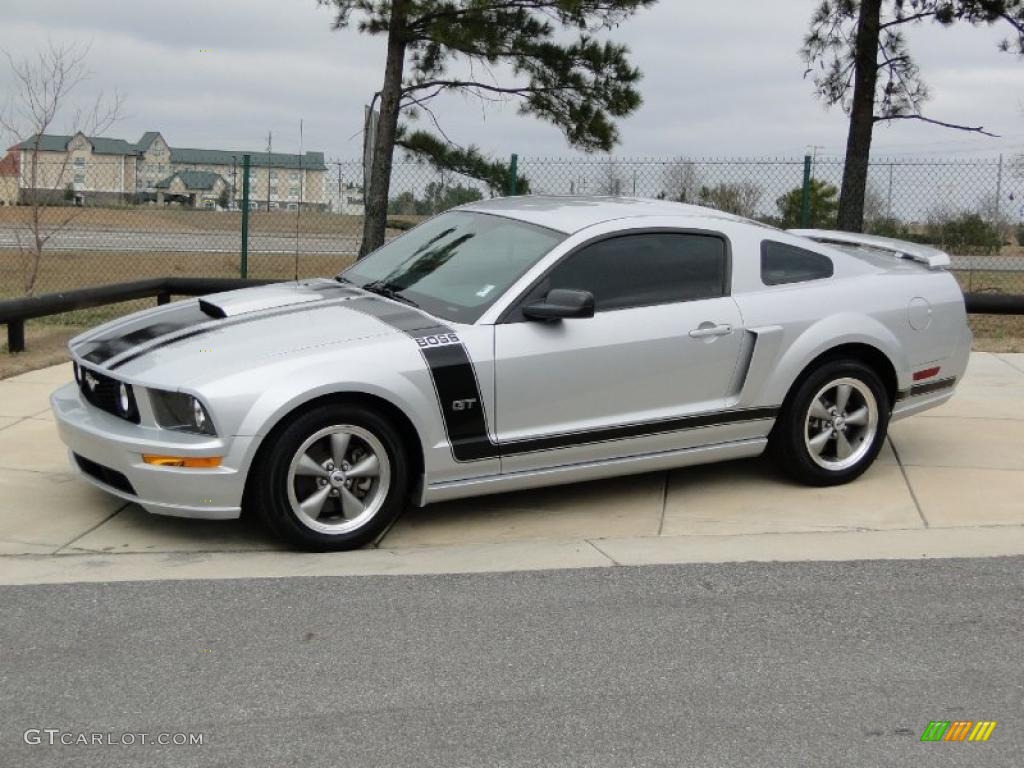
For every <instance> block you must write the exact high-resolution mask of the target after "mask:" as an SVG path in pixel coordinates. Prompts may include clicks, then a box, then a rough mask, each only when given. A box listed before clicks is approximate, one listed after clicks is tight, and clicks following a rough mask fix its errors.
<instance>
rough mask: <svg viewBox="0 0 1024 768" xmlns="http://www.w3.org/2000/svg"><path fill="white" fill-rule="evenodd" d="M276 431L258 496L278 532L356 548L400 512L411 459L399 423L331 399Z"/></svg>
mask: <svg viewBox="0 0 1024 768" xmlns="http://www.w3.org/2000/svg"><path fill="white" fill-rule="evenodd" d="M273 439H274V443H273V445H271V446H270V448H269V450H268V451H267V452H266V454H265V455H264V457H263V459H262V461H261V462H260V464H259V466H258V468H257V471H258V473H259V474H258V475H257V477H256V478H255V481H254V490H255V498H254V499H253V501H254V503H255V504H256V505H257V506H258V508H259V511H260V515H261V517H262V518H263V519H264V521H265V522H266V523H267V525H268V526H269V527H270V529H271V530H272V531H273V532H274V533H275V534H277V535H278V536H280V537H282V538H285V539H288V540H289V541H291V542H293V543H295V544H298V545H299V546H302V547H304V548H306V549H312V550H318V551H327V550H345V549H354V548H356V547H360V546H363V545H364V544H367V543H369V542H371V541H373V540H374V538H376V537H377V536H378V535H379V534H380V533H382V532H383V531H384V530H385V529H386V528H387V527H388V525H390V524H391V523H392V522H393V521H394V519H395V518H396V517H397V516H398V515H399V514H400V513H401V511H402V509H403V507H404V505H405V501H406V495H407V490H408V484H409V480H408V478H409V470H408V462H407V461H406V457H405V451H404V450H403V446H402V443H401V438H400V437H399V435H398V432H397V430H395V428H394V427H393V426H392V425H391V423H390V422H389V421H388V420H387V419H385V418H384V417H382V416H380V415H379V414H377V413H375V412H373V411H369V410H365V409H362V408H355V407H352V406H344V405H325V406H321V407H318V408H316V409H314V410H311V411H308V412H306V413H304V414H301V415H300V416H298V417H297V418H296V419H295V420H294V421H293V422H292V423H291V424H289V425H288V426H287V427H285V428H284V430H283V431H281V432H280V433H279V434H278V435H277V436H276V437H275V438H273Z"/></svg>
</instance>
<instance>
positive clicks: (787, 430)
mask: <svg viewBox="0 0 1024 768" xmlns="http://www.w3.org/2000/svg"><path fill="white" fill-rule="evenodd" d="M838 382H858V383H859V385H860V386H859V387H858V386H856V385H854V386H851V387H850V392H851V393H852V394H851V395H850V398H849V403H851V405H849V406H848V407H850V408H851V409H852V408H856V411H853V410H850V411H845V412H846V414H847V415H848V416H853V415H854V413H857V414H859V410H860V406H861V405H863V407H865V408H867V409H869V410H868V418H869V426H870V417H871V411H870V408H871V404H870V398H869V397H868V396H867V393H870V395H871V396H872V397H873V398H874V401H875V402H874V406H875V421H874V426H873V428H872V429H868V428H867V427H864V428H859V425H858V427H855V426H854V425H853V422H852V421H851V423H850V424H846V423H845V420H843V419H840V420H838V421H836V420H835V419H836V416H839V415H840V414H839V413H838V412H833V411H829V418H828V419H826V420H822V419H817V418H814V416H813V414H812V413H811V408H812V405H815V401H817V405H815V410H816V412H817V413H821V408H823V407H825V408H826V410H829V409H827V407H826V406H827V404H828V402H829V394H830V393H832V394H835V393H836V392H837V391H838V390H837V389H832V390H830V389H828V388H829V387H830V386H831V385H833V384H837V383H838ZM842 386H844V387H845V386H850V385H849V384H843V385H842ZM862 388H863V389H862ZM819 393H821V397H819ZM836 400H838V397H837V398H834V400H833V402H835V401H836ZM891 408H892V406H891V404H890V402H889V395H888V393H887V392H886V389H885V386H884V385H883V384H882V381H881V379H880V378H879V376H878V374H877V373H875V371H874V370H873V369H872V368H871V367H870V366H868V365H865V364H864V363H862V362H861V361H859V360H851V359H838V360H830V361H826V362H824V363H822V364H821V365H820V366H819V367H817V368H815V369H814V370H813V371H811V372H810V374H809V375H807V376H805V377H804V378H803V379H802V380H801V381H800V382H798V383H797V385H796V386H795V387H794V388H793V390H792V391H791V392H790V393H789V396H788V397H787V398H786V402H785V403H784V404H783V406H782V410H781V411H780V413H779V418H778V421H777V422H776V424H775V428H774V429H773V430H772V434H771V438H770V443H769V451H770V453H771V455H772V457H773V458H774V460H775V462H776V464H778V466H779V467H780V469H782V470H783V471H784V472H785V473H786V474H788V475H789V476H790V477H792V478H793V479H795V480H797V481H799V482H801V483H804V484H806V485H814V486H828V485H841V484H843V483H848V482H850V481H851V480H855V479H856V478H858V477H860V476H861V475H862V474H864V472H865V471H866V470H867V469H868V467H870V466H871V464H872V463H874V461H875V459H876V458H877V457H878V452H879V451H881V449H882V444H883V443H884V442H885V436H886V432H887V430H888V427H889V416H890V413H891ZM860 418H861V416H859V415H857V419H858V420H859V419H860ZM836 424H839V426H838V428H837V427H836ZM855 429H856V431H855ZM812 432H813V433H814V434H813V435H812ZM825 432H830V434H831V437H828V438H825V439H824V440H822V438H823V437H824V435H825ZM837 432H838V433H842V439H843V440H844V441H845V443H844V445H843V446H842V447H840V446H839V443H838V440H839V437H838V435H837ZM812 443H813V444H815V446H817V445H823V446H824V448H823V450H822V452H821V453H819V454H815V452H814V450H813V448H812V447H811V445H812ZM851 448H852V451H851V452H850V453H849V454H848V455H847V456H846V457H845V458H843V457H842V456H843V453H845V452H846V450H849V449H851ZM816 456H817V458H816ZM830 460H831V461H830ZM847 463H848V466H844V464H847ZM823 464H824V465H828V466H823Z"/></svg>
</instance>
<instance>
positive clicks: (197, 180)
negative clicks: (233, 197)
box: [153, 171, 227, 190]
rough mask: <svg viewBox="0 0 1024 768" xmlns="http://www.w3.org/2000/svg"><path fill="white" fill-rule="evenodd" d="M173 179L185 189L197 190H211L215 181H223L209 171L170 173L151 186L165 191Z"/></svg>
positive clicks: (222, 178) (219, 176)
mask: <svg viewBox="0 0 1024 768" xmlns="http://www.w3.org/2000/svg"><path fill="white" fill-rule="evenodd" d="M175 177H177V178H179V179H181V183H182V184H184V185H185V188H186V189H197V190H208V189H213V186H214V184H216V183H217V179H220V180H221V181H224V177H222V176H221V175H220V174H219V173H213V172H211V171H178V172H177V173H172V174H171V175H170V176H168V177H167V178H166V179H164V180H163V181H158V182H157V183H156V184H154V185H153V186H154V187H156V188H157V189H167V188H168V187H169V186H171V182H172V181H174V179H175ZM225 183H227V182H225Z"/></svg>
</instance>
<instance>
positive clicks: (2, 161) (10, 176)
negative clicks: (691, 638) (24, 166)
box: [0, 152, 20, 205]
mask: <svg viewBox="0 0 1024 768" xmlns="http://www.w3.org/2000/svg"><path fill="white" fill-rule="evenodd" d="M19 160H20V158H19V157H18V153H17V152H8V153H7V155H6V156H5V157H3V158H0V205H14V204H15V203H17V202H18V162H19Z"/></svg>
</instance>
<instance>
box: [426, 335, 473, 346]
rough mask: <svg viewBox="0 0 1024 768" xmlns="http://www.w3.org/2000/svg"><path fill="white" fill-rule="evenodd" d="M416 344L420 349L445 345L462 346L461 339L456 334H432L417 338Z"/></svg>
mask: <svg viewBox="0 0 1024 768" xmlns="http://www.w3.org/2000/svg"><path fill="white" fill-rule="evenodd" d="M416 343H417V344H419V345H420V347H440V346H443V345H445V344H461V343H462V342H461V341H459V337H458V336H457V335H456V334H454V333H441V334H431V335H429V336H417V337H416Z"/></svg>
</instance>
